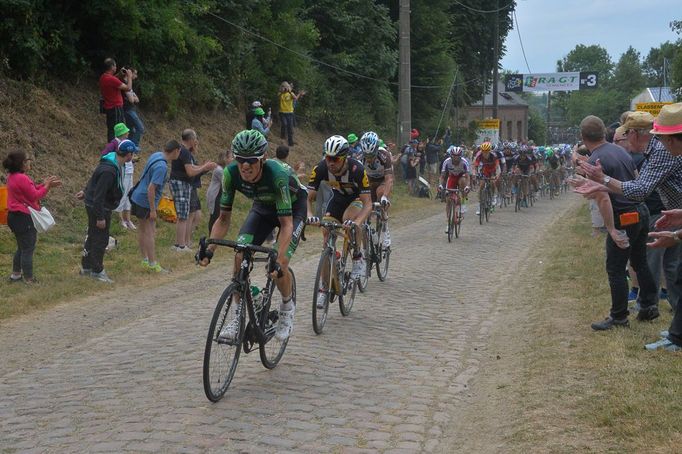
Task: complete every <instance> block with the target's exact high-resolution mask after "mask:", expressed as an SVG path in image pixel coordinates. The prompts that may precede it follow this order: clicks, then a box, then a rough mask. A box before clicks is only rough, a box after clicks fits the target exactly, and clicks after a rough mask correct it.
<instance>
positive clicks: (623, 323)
mask: <svg viewBox="0 0 682 454" xmlns="http://www.w3.org/2000/svg"><path fill="white" fill-rule="evenodd" d="M614 326H620V327H629V326H630V322H629V321H628V318H627V317H623V318H618V319H615V318H613V317H611V316H608V317H606V318H605V319H604V320H602V321H601V322H594V323H592V329H593V330H595V331H606V330H608V329H611V328H613V327H614Z"/></svg>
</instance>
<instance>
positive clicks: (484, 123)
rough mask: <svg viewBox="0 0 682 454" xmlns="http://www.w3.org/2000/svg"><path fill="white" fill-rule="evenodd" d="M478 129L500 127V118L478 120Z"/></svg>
mask: <svg viewBox="0 0 682 454" xmlns="http://www.w3.org/2000/svg"><path fill="white" fill-rule="evenodd" d="M478 129H500V120H499V119H497V118H495V119H488V120H478Z"/></svg>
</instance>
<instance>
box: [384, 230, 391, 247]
mask: <svg viewBox="0 0 682 454" xmlns="http://www.w3.org/2000/svg"><path fill="white" fill-rule="evenodd" d="M384 247H385V248H389V247H391V232H389V231H388V229H387V230H386V231H385V232H384Z"/></svg>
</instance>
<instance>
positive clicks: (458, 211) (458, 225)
mask: <svg viewBox="0 0 682 454" xmlns="http://www.w3.org/2000/svg"><path fill="white" fill-rule="evenodd" d="M454 218H455V222H454V228H455V238H459V232H460V231H461V230H462V204H461V202H459V201H457V204H456V205H455V215H454Z"/></svg>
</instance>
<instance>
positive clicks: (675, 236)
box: [673, 230, 682, 243]
mask: <svg viewBox="0 0 682 454" xmlns="http://www.w3.org/2000/svg"><path fill="white" fill-rule="evenodd" d="M680 233H682V230H675V231H673V239H674V240H675V243H682V238H680Z"/></svg>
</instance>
